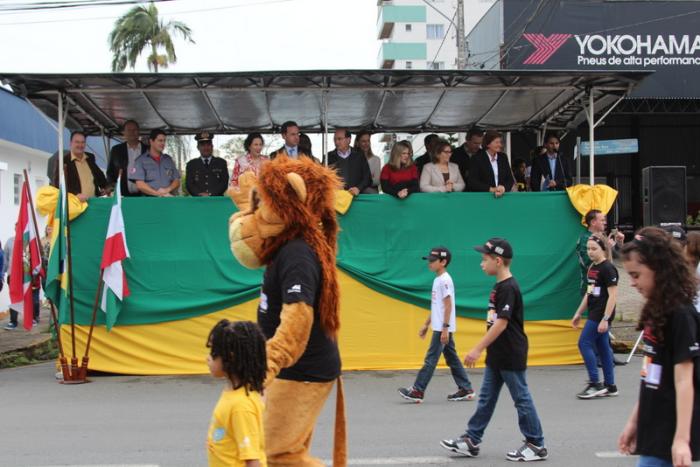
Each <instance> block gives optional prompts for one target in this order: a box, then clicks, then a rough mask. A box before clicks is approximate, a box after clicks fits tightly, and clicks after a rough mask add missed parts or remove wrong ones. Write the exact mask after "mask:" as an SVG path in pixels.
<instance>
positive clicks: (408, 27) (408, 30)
mask: <svg viewBox="0 0 700 467" xmlns="http://www.w3.org/2000/svg"><path fill="white" fill-rule="evenodd" d="M411 31H413V25H411V24H407V25H406V32H411Z"/></svg>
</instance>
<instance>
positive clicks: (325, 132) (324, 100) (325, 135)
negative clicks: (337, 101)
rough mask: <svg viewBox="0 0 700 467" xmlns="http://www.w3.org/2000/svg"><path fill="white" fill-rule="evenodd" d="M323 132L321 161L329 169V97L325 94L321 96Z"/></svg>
mask: <svg viewBox="0 0 700 467" xmlns="http://www.w3.org/2000/svg"><path fill="white" fill-rule="evenodd" d="M321 131H322V132H323V133H321V160H322V161H323V163H324V164H325V165H326V167H328V158H327V157H326V153H327V152H328V95H327V93H325V92H324V93H322V94H321Z"/></svg>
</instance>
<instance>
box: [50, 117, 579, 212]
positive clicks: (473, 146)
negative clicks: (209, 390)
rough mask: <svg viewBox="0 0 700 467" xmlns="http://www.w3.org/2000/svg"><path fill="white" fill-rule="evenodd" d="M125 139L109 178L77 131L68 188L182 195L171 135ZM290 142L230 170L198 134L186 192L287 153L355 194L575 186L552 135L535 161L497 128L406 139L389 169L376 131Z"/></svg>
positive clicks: (250, 151)
mask: <svg viewBox="0 0 700 467" xmlns="http://www.w3.org/2000/svg"><path fill="white" fill-rule="evenodd" d="M123 132H124V133H123V137H124V142H123V143H121V144H118V145H116V146H114V147H113V148H112V150H111V152H110V157H109V161H108V165H107V173H106V176H105V174H104V173H103V172H102V170H101V169H100V168H99V167H98V166H97V164H96V162H95V156H94V155H92V154H90V153H88V152H85V134H84V133H82V132H80V131H75V132H73V133H72V134H71V137H70V151H68V152H67V153H66V156H65V158H64V169H65V170H64V172H65V178H66V186H67V190H68V191H69V192H70V193H73V194H75V195H77V196H78V197H79V198H80V199H81V200H83V201H85V200H87V199H89V198H91V197H94V196H101V195H108V194H110V193H111V192H112V190H113V189H114V187H115V185H116V183H117V180H118V179H119V177H120V175H121V182H120V183H121V185H120V188H121V194H122V195H123V196H157V197H169V196H175V195H177V194H178V192H179V190H180V183H181V182H180V181H181V175H180V171H179V170H178V168H177V166H176V164H175V162H174V160H173V158H172V157H170V156H169V155H168V154H166V153H165V142H166V138H167V135H166V134H165V133H164V132H163V131H162V130H158V129H156V130H153V131H151V132H150V134H149V135H148V144H145V142H142V141H141V140H140V139H139V135H140V129H139V125H138V122H136V121H133V120H128V121H126V122H125V123H124V127H123ZM280 135H281V137H282V139H283V140H284V144H283V145H282V146H281V147H280V148H278V149H276V150H274V151H272V152H271V153H270V154H269V156H268V155H265V154H263V150H264V147H265V139H264V137H263V136H262V134H260V133H251V134H249V135H248V136H247V137H246V139H245V142H244V144H243V147H244V150H245V153H244V154H241V155H240V156H239V157H238V158H237V159H236V161H235V163H234V165H233V168H231V169H229V167H228V163H227V162H226V160H225V159H223V158H220V157H216V156H215V155H214V145H213V138H214V135H213V134H212V133H210V132H206V131H203V132H200V133H197V134H196V135H195V140H196V141H197V150H198V151H199V153H200V157H197V158H195V159H192V160H190V161H189V162H188V163H187V166H186V174H185V182H184V188H185V190H186V192H187V193H188V194H189V195H190V196H222V195H223V194H224V193H225V192H226V190H227V189H228V188H229V187H237V186H238V179H239V177H240V176H241V174H243V173H244V172H247V171H252V172H253V173H255V174H256V175H257V174H258V173H259V171H260V168H261V167H262V165H263V164H264V163H265V162H266V161H269V160H272V159H274V158H275V157H278V156H280V155H284V156H286V157H291V158H300V157H308V158H310V159H312V160H314V161H319V160H320V161H321V163H324V164H328V166H330V167H333V168H334V169H335V170H336V171H337V172H338V175H339V176H340V178H341V179H342V181H343V184H344V189H345V190H347V191H348V192H349V193H350V194H352V195H353V196H356V195H358V194H361V193H364V194H376V193H380V192H383V193H386V194H389V195H392V196H395V197H397V198H401V199H404V198H406V197H408V196H409V195H411V194H412V193H418V192H424V193H452V192H462V191H472V192H490V193H493V195H494V196H495V197H501V196H504V195H505V194H506V193H508V192H512V191H554V190H564V189H565V188H566V187H568V186H571V184H572V177H571V171H570V167H569V162H568V160H567V159H566V158H565V157H563V156H562V154H561V153H560V151H559V138H558V137H557V136H556V135H549V136H548V137H547V138H546V140H545V145H544V146H541V147H538V148H537V149H535V150H534V151H533V153H532V155H531V163H530V164H528V163H527V162H526V161H525V160H524V159H522V158H519V159H514V160H513V163H512V165H511V162H510V158H509V157H508V155H506V154H505V153H504V152H503V136H502V135H501V134H500V133H498V132H497V131H494V130H488V131H486V132H483V131H481V130H479V129H472V130H470V131H469V132H468V133H467V136H466V140H465V142H464V144H460V145H458V146H457V147H454V148H453V147H452V145H451V144H450V143H449V142H448V141H447V140H445V139H443V138H441V137H440V136H439V135H437V134H429V135H427V136H426V137H425V138H424V147H425V153H424V154H421V155H420V156H418V157H414V154H413V146H412V143H411V142H410V141H406V140H404V141H398V142H397V143H395V144H394V145H393V147H392V148H391V151H390V155H389V160H388V161H387V163H386V164H385V165H384V166H383V167H382V161H381V159H380V158H379V157H378V156H376V155H375V154H374V153H373V152H372V145H371V142H370V138H371V136H372V134H371V133H370V132H369V131H366V130H363V131H360V132H358V133H357V134H356V135H354V144H353V135H352V134H351V132H350V131H349V130H348V129H346V128H337V129H336V130H335V133H334V135H333V142H334V145H335V149H333V150H332V151H330V152H328V153H327V154H324V155H323V156H322V157H320V158H316V157H314V154H313V152H312V147H311V146H312V145H311V139H310V138H309V137H308V135H306V134H304V133H302V132H301V131H300V128H299V125H297V124H296V123H295V122H293V121H288V122H285V123H284V124H283V125H282V127H281V131H280ZM49 170H50V172H51V183H52V184H53V185H54V186H57V180H58V164H56V163H55V161H52V162H51V163H50V169H49Z"/></svg>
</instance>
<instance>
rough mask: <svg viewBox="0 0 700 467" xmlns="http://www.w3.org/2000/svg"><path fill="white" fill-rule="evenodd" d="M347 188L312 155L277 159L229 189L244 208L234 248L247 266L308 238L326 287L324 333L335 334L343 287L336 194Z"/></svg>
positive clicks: (232, 225) (236, 220)
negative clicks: (337, 261) (338, 266)
mask: <svg viewBox="0 0 700 467" xmlns="http://www.w3.org/2000/svg"><path fill="white" fill-rule="evenodd" d="M339 188H342V183H341V181H340V179H339V178H338V176H337V175H336V173H335V172H334V171H332V170H331V169H328V168H327V167H323V166H322V165H320V164H318V163H316V162H314V161H312V160H310V159H308V158H301V159H300V160H296V159H290V158H288V157H277V158H275V159H274V160H272V161H269V162H266V163H265V164H263V166H262V169H261V171H260V174H259V176H258V177H257V179H256V177H255V175H254V174H253V173H252V172H246V173H244V174H243V175H242V176H241V177H240V178H239V189H238V190H235V189H230V190H229V196H230V197H231V198H232V199H233V201H234V203H235V204H236V206H237V207H238V208H239V212H237V213H235V214H233V215H232V216H231V218H230V219H229V240H230V242H231V251H232V252H233V255H234V256H235V257H236V259H237V260H238V261H239V262H240V263H241V264H242V265H243V266H245V267H247V268H250V269H257V268H260V267H262V266H265V265H267V264H269V262H270V261H271V260H272V259H273V257H274V255H275V253H276V252H277V250H279V248H281V247H282V246H283V245H284V244H285V243H287V242H288V241H290V240H292V239H295V238H303V239H304V240H305V241H306V243H308V245H309V246H310V247H311V248H312V249H313V250H314V252H315V253H316V255H317V256H318V259H319V261H320V263H321V273H322V280H323V286H322V288H321V293H320V296H319V307H318V309H319V314H320V318H321V326H322V328H323V330H324V332H325V333H326V334H327V335H329V336H333V337H335V336H336V334H337V332H338V328H339V326H340V322H339V317H338V306H339V288H338V278H337V275H336V268H335V258H336V252H337V236H338V221H337V219H336V213H335V207H334V198H335V192H336V190H338V189H339Z"/></svg>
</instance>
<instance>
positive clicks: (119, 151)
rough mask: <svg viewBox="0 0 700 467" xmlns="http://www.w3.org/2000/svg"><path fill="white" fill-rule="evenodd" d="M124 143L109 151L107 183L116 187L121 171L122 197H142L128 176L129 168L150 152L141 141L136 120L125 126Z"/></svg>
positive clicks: (128, 122) (129, 121) (128, 121)
mask: <svg viewBox="0 0 700 467" xmlns="http://www.w3.org/2000/svg"><path fill="white" fill-rule="evenodd" d="M122 131H123V135H124V142H123V143H120V144H117V145H116V146H114V147H113V148H112V150H111V151H109V162H108V163H107V181H108V182H109V183H110V184H111V185H112V186H114V185H116V183H117V178H118V177H119V171H120V170H121V173H122V178H121V192H122V196H141V192H140V191H139V190H138V189H137V188H136V185H135V184H134V183H133V182H130V181H129V177H127V174H128V173H129V166H130V165H132V166H133V165H134V161H135V160H136V158H137V157H139V156H140V155H141V154H143V153H144V152H146V151H148V146H146V145H145V144H143V143H142V142H141V141H140V140H139V124H138V123H136V121H134V120H127V121H126V122H124V126H123V129H122Z"/></svg>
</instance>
